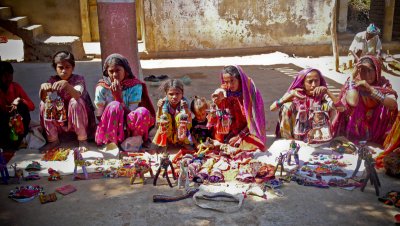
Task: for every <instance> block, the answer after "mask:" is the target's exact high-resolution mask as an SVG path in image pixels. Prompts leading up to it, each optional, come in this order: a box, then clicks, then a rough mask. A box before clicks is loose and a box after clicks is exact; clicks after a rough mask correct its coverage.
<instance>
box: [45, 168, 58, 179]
mask: <svg viewBox="0 0 400 226" xmlns="http://www.w3.org/2000/svg"><path fill="white" fill-rule="evenodd" d="M48 173H49V178H48V180H49V181H58V180H61V174H60V173H59V172H58V171H56V170H54V169H53V168H49V169H48Z"/></svg>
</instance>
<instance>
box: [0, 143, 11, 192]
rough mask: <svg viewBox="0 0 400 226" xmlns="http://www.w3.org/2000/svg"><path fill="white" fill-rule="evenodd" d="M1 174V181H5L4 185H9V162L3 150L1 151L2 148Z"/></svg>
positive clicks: (0, 152)
mask: <svg viewBox="0 0 400 226" xmlns="http://www.w3.org/2000/svg"><path fill="white" fill-rule="evenodd" d="M0 173H1V179H2V180H3V183H4V184H8V182H7V181H8V179H9V178H10V175H9V174H8V169H7V162H6V159H5V158H4V155H3V149H1V148H0Z"/></svg>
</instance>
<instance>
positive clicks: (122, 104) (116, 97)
mask: <svg viewBox="0 0 400 226" xmlns="http://www.w3.org/2000/svg"><path fill="white" fill-rule="evenodd" d="M94 103H95V106H96V116H97V117H98V119H99V121H100V123H99V126H98V127H97V130H96V143H97V144H98V145H100V144H108V143H115V144H121V143H122V142H123V141H124V139H125V137H126V135H127V136H141V137H142V139H143V141H145V142H147V139H148V134H149V129H150V128H151V127H152V126H153V125H154V117H155V110H154V107H153V104H152V102H151V100H150V97H149V94H148V92H147V87H146V84H144V83H143V82H141V81H140V80H139V79H137V78H136V77H135V76H134V75H133V73H132V70H131V67H130V66H129V63H128V60H127V59H126V58H125V57H124V56H122V55H120V54H111V55H110V56H108V57H107V59H106V60H105V61H104V66H103V79H101V80H100V81H99V82H98V84H97V87H96V93H95V98H94ZM124 128H126V134H125V131H124Z"/></svg>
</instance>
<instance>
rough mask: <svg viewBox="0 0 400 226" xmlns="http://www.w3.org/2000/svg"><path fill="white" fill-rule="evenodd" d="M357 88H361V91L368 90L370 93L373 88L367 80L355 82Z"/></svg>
mask: <svg viewBox="0 0 400 226" xmlns="http://www.w3.org/2000/svg"><path fill="white" fill-rule="evenodd" d="M355 87H359V88H361V89H365V90H367V91H368V92H372V87H371V86H370V85H369V84H368V82H367V81H365V80H358V81H355Z"/></svg>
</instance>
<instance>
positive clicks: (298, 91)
mask: <svg viewBox="0 0 400 226" xmlns="http://www.w3.org/2000/svg"><path fill="white" fill-rule="evenodd" d="M337 102H339V100H338V99H337V98H336V97H335V96H334V95H333V94H332V93H331V92H330V91H329V89H328V87H327V85H326V81H325V79H324V77H323V76H322V74H321V72H320V71H319V70H317V69H315V68H307V69H304V70H302V71H300V72H299V73H298V75H297V76H296V78H295V80H294V81H293V82H292V84H291V85H290V87H289V89H288V90H287V92H286V93H285V94H284V95H283V96H282V97H281V98H280V99H278V100H277V101H275V102H274V103H272V105H271V106H270V110H271V111H276V110H278V109H279V110H280V112H279V122H278V125H277V127H276V137H277V138H280V137H281V138H285V139H296V140H307V138H308V137H307V135H308V132H309V131H310V130H311V129H312V126H313V123H314V121H315V118H317V117H313V114H314V110H317V111H318V112H319V113H318V114H315V116H320V115H319V114H320V112H321V110H324V111H325V112H326V110H328V111H329V110H330V109H333V108H334V107H335V104H334V103H337ZM315 108H318V109H315ZM318 132H320V133H321V131H318Z"/></svg>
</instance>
